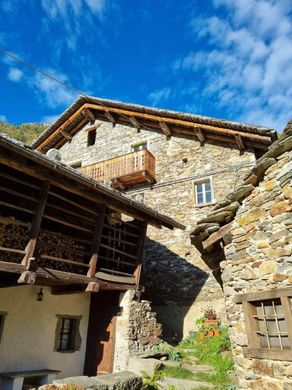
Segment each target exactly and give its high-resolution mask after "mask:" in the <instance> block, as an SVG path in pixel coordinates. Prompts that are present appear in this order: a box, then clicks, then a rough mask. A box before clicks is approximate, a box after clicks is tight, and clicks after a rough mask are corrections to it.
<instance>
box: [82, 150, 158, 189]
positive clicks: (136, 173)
mask: <svg viewBox="0 0 292 390" xmlns="http://www.w3.org/2000/svg"><path fill="white" fill-rule="evenodd" d="M80 171H81V172H82V173H85V174H86V175H88V176H90V177H92V178H93V179H95V180H97V181H101V182H105V181H107V180H110V181H111V185H112V187H113V188H116V189H119V190H124V189H126V188H128V187H130V186H134V185H138V184H145V183H156V180H155V157H154V156H153V155H152V154H151V153H150V152H149V150H147V149H144V150H140V151H138V152H133V153H128V154H125V155H123V156H119V157H114V158H112V159H110V160H105V161H101V162H99V163H96V164H92V165H87V166H85V167H81V168H80Z"/></svg>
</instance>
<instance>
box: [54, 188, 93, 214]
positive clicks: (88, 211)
mask: <svg viewBox="0 0 292 390" xmlns="http://www.w3.org/2000/svg"><path fill="white" fill-rule="evenodd" d="M49 195H52V196H53V197H55V198H58V199H61V200H63V201H64V202H66V203H69V204H71V205H72V206H76V207H77V208H79V209H80V210H83V211H86V212H87V213H90V214H92V215H94V216H95V217H96V212H95V211H92V209H89V208H88V207H85V206H83V205H81V204H79V203H77V202H74V201H73V200H70V199H68V198H65V197H64V196H62V195H59V194H57V193H56V192H54V191H49Z"/></svg>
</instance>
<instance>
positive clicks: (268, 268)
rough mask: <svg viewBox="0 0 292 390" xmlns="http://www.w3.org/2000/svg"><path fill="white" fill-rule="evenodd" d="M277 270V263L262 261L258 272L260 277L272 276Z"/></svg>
mask: <svg viewBox="0 0 292 390" xmlns="http://www.w3.org/2000/svg"><path fill="white" fill-rule="evenodd" d="M276 268H277V262H276V261H272V260H268V261H264V262H263V263H262V264H261V265H260V266H259V272H260V275H262V276H263V275H267V274H272V273H273V272H275V270H276Z"/></svg>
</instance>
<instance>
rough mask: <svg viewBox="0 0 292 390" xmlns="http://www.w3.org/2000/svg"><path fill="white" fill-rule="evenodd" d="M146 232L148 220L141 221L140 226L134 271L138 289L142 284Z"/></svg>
mask: <svg viewBox="0 0 292 390" xmlns="http://www.w3.org/2000/svg"><path fill="white" fill-rule="evenodd" d="M146 232H147V221H143V222H141V228H140V232H139V239H138V249H137V259H138V260H137V268H136V270H135V272H134V276H135V279H136V289H138V288H139V285H140V277H141V272H142V264H143V258H144V243H145V237H146Z"/></svg>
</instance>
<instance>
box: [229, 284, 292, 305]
mask: <svg viewBox="0 0 292 390" xmlns="http://www.w3.org/2000/svg"><path fill="white" fill-rule="evenodd" d="M285 296H287V297H292V287H286V288H277V289H275V290H268V291H255V292H250V293H245V294H237V295H235V296H234V302H235V303H242V302H243V301H250V302H253V301H261V300H265V299H275V298H281V297H285Z"/></svg>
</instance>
